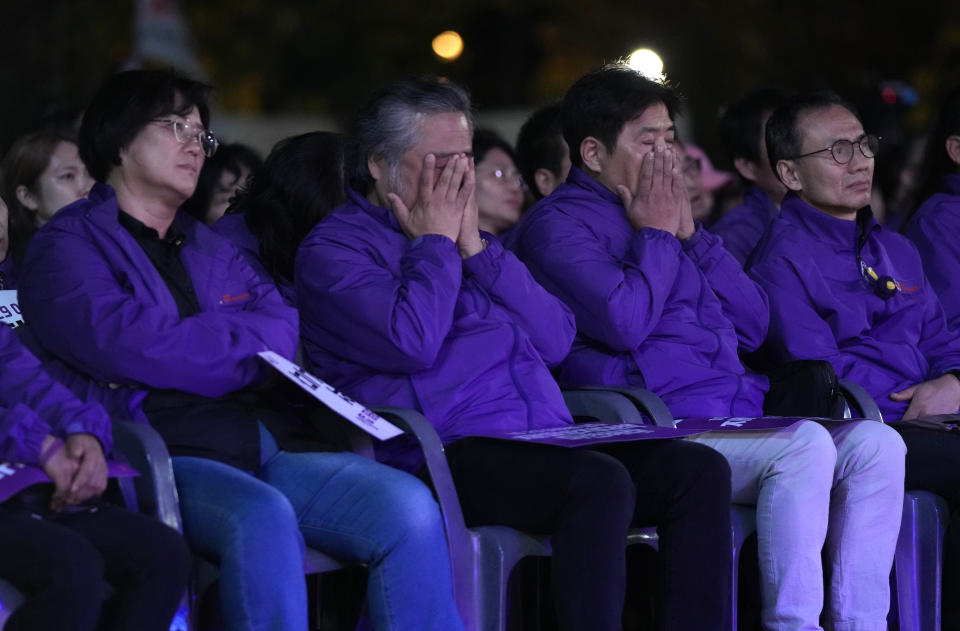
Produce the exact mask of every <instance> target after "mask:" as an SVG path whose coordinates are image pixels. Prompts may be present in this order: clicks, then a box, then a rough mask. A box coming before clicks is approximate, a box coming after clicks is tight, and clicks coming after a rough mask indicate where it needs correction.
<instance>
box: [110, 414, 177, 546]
mask: <svg viewBox="0 0 960 631" xmlns="http://www.w3.org/2000/svg"><path fill="white" fill-rule="evenodd" d="M113 440H114V446H115V448H116V449H117V450H118V451H120V452H121V453H123V455H124V456H125V457H126V458H127V462H129V463H130V466H132V467H133V468H134V469H136V470H137V471H139V472H140V476H139V477H137V478H134V487H135V488H136V492H137V502H138V504H139V507H140V511H141V512H143V513H146V514H149V515H154V516H155V517H156V518H157V519H159V520H160V521H162V522H163V523H165V524H166V525H168V526H170V527H171V528H175V529H176V530H178V531H180V532H183V520H182V519H181V517H180V505H179V499H178V498H177V486H176V484H175V483H174V480H173V466H172V465H171V464H170V453H169V452H168V451H167V446H166V445H165V444H164V442H163V439H162V438H160V435H159V434H158V433H157V432H156V430H154V429H153V428H152V427H150V426H149V425H146V424H143V423H133V422H130V421H114V422H113Z"/></svg>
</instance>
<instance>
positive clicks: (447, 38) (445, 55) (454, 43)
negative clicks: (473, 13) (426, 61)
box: [432, 31, 463, 61]
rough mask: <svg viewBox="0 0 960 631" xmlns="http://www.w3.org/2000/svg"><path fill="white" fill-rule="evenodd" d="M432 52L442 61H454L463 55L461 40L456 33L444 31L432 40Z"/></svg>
mask: <svg viewBox="0 0 960 631" xmlns="http://www.w3.org/2000/svg"><path fill="white" fill-rule="evenodd" d="M432 47H433V52H434V53H436V55H437V57H439V58H440V59H442V60H444V61H455V60H456V59H457V58H458V57H459V56H460V55H461V53H463V38H462V37H460V33H457V32H456V31H444V32H443V33H440V34H439V35H437V36H436V37H434V38H433V43H432Z"/></svg>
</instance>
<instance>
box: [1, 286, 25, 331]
mask: <svg viewBox="0 0 960 631" xmlns="http://www.w3.org/2000/svg"><path fill="white" fill-rule="evenodd" d="M0 323H3V324H6V325H7V326H12V327H13V328H17V327H18V326H20V325H21V324H23V315H21V314H20V303H19V302H18V301H17V291H16V290H15V289H4V290H2V291H0Z"/></svg>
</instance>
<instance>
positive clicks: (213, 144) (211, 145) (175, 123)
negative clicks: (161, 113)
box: [152, 118, 220, 158]
mask: <svg viewBox="0 0 960 631" xmlns="http://www.w3.org/2000/svg"><path fill="white" fill-rule="evenodd" d="M152 122H154V123H161V124H164V125H170V128H171V129H173V137H174V138H176V139H177V142H179V143H180V144H181V145H184V144H186V143H188V142H193V141H194V140H196V141H197V143H199V145H200V150H201V151H202V152H203V155H204V156H206V157H208V158H212V157H213V154H215V153H216V152H217V147H219V146H220V141H219V140H218V139H217V137H216V136H215V135H214V134H213V132H212V131H210V130H209V129H205V128H204V127H203V125H195V124H193V123H189V122H187V121H185V120H182V119H180V118H158V119H156V120H154V121H152Z"/></svg>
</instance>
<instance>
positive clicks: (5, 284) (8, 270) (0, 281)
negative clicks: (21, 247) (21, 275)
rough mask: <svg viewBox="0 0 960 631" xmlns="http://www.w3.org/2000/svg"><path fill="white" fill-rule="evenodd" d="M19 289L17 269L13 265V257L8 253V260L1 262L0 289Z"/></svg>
mask: <svg viewBox="0 0 960 631" xmlns="http://www.w3.org/2000/svg"><path fill="white" fill-rule="evenodd" d="M16 288H17V268H16V266H14V264H13V257H12V256H11V255H10V254H9V253H7V258H5V259H3V261H2V262H0V289H16Z"/></svg>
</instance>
